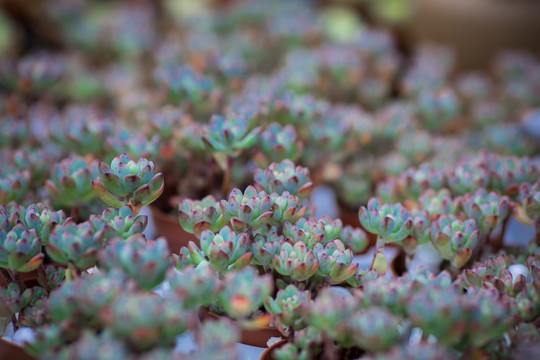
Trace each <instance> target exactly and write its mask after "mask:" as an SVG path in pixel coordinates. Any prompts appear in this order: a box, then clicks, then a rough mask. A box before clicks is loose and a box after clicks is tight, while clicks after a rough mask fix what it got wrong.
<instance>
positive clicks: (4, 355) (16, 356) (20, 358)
mask: <svg viewBox="0 0 540 360" xmlns="http://www.w3.org/2000/svg"><path fill="white" fill-rule="evenodd" d="M0 359H6V360H9V359H13V360H35V357H33V356H31V355H29V354H27V353H26V351H24V349H23V348H22V347H21V346H20V345H18V344H15V343H12V342H11V341H7V340H4V339H2V338H0Z"/></svg>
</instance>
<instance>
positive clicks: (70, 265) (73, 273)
mask: <svg viewBox="0 0 540 360" xmlns="http://www.w3.org/2000/svg"><path fill="white" fill-rule="evenodd" d="M68 270H69V272H70V273H71V276H72V277H73V279H78V278H79V277H80V274H79V270H77V267H76V266H75V265H74V264H73V263H71V262H69V263H68Z"/></svg>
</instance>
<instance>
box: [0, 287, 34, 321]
mask: <svg viewBox="0 0 540 360" xmlns="http://www.w3.org/2000/svg"><path fill="white" fill-rule="evenodd" d="M33 295H34V289H31V288H28V289H24V290H21V288H20V286H19V284H16V283H10V284H9V285H8V286H7V287H6V288H0V317H7V318H11V316H13V315H14V314H16V313H18V312H20V311H21V310H22V309H24V308H25V307H26V306H27V305H29V304H30V302H31V301H32V297H33Z"/></svg>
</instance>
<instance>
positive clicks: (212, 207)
mask: <svg viewBox="0 0 540 360" xmlns="http://www.w3.org/2000/svg"><path fill="white" fill-rule="evenodd" d="M178 219H179V221H180V225H181V226H182V228H183V229H184V230H185V231H187V232H189V233H193V234H195V235H196V236H197V237H199V236H200V235H201V233H202V232H203V231H204V230H212V231H214V232H217V231H219V230H221V228H223V226H225V224H226V223H227V218H226V217H224V216H223V210H222V208H221V207H220V206H219V202H218V201H217V200H216V199H215V198H214V197H213V196H212V195H208V196H205V197H204V198H203V199H202V200H190V199H184V200H182V201H180V204H179V205H178Z"/></svg>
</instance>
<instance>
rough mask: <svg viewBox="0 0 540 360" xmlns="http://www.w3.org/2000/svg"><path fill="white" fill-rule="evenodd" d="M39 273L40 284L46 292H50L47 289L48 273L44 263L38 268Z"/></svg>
mask: <svg viewBox="0 0 540 360" xmlns="http://www.w3.org/2000/svg"><path fill="white" fill-rule="evenodd" d="M37 273H38V278H37V280H38V284H39V285H40V286H41V287H42V288H43V290H45V292H46V293H47V294H48V293H49V291H48V290H47V283H48V281H47V273H46V272H45V266H44V265H43V264H41V265H40V266H39V267H38V268H37Z"/></svg>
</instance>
